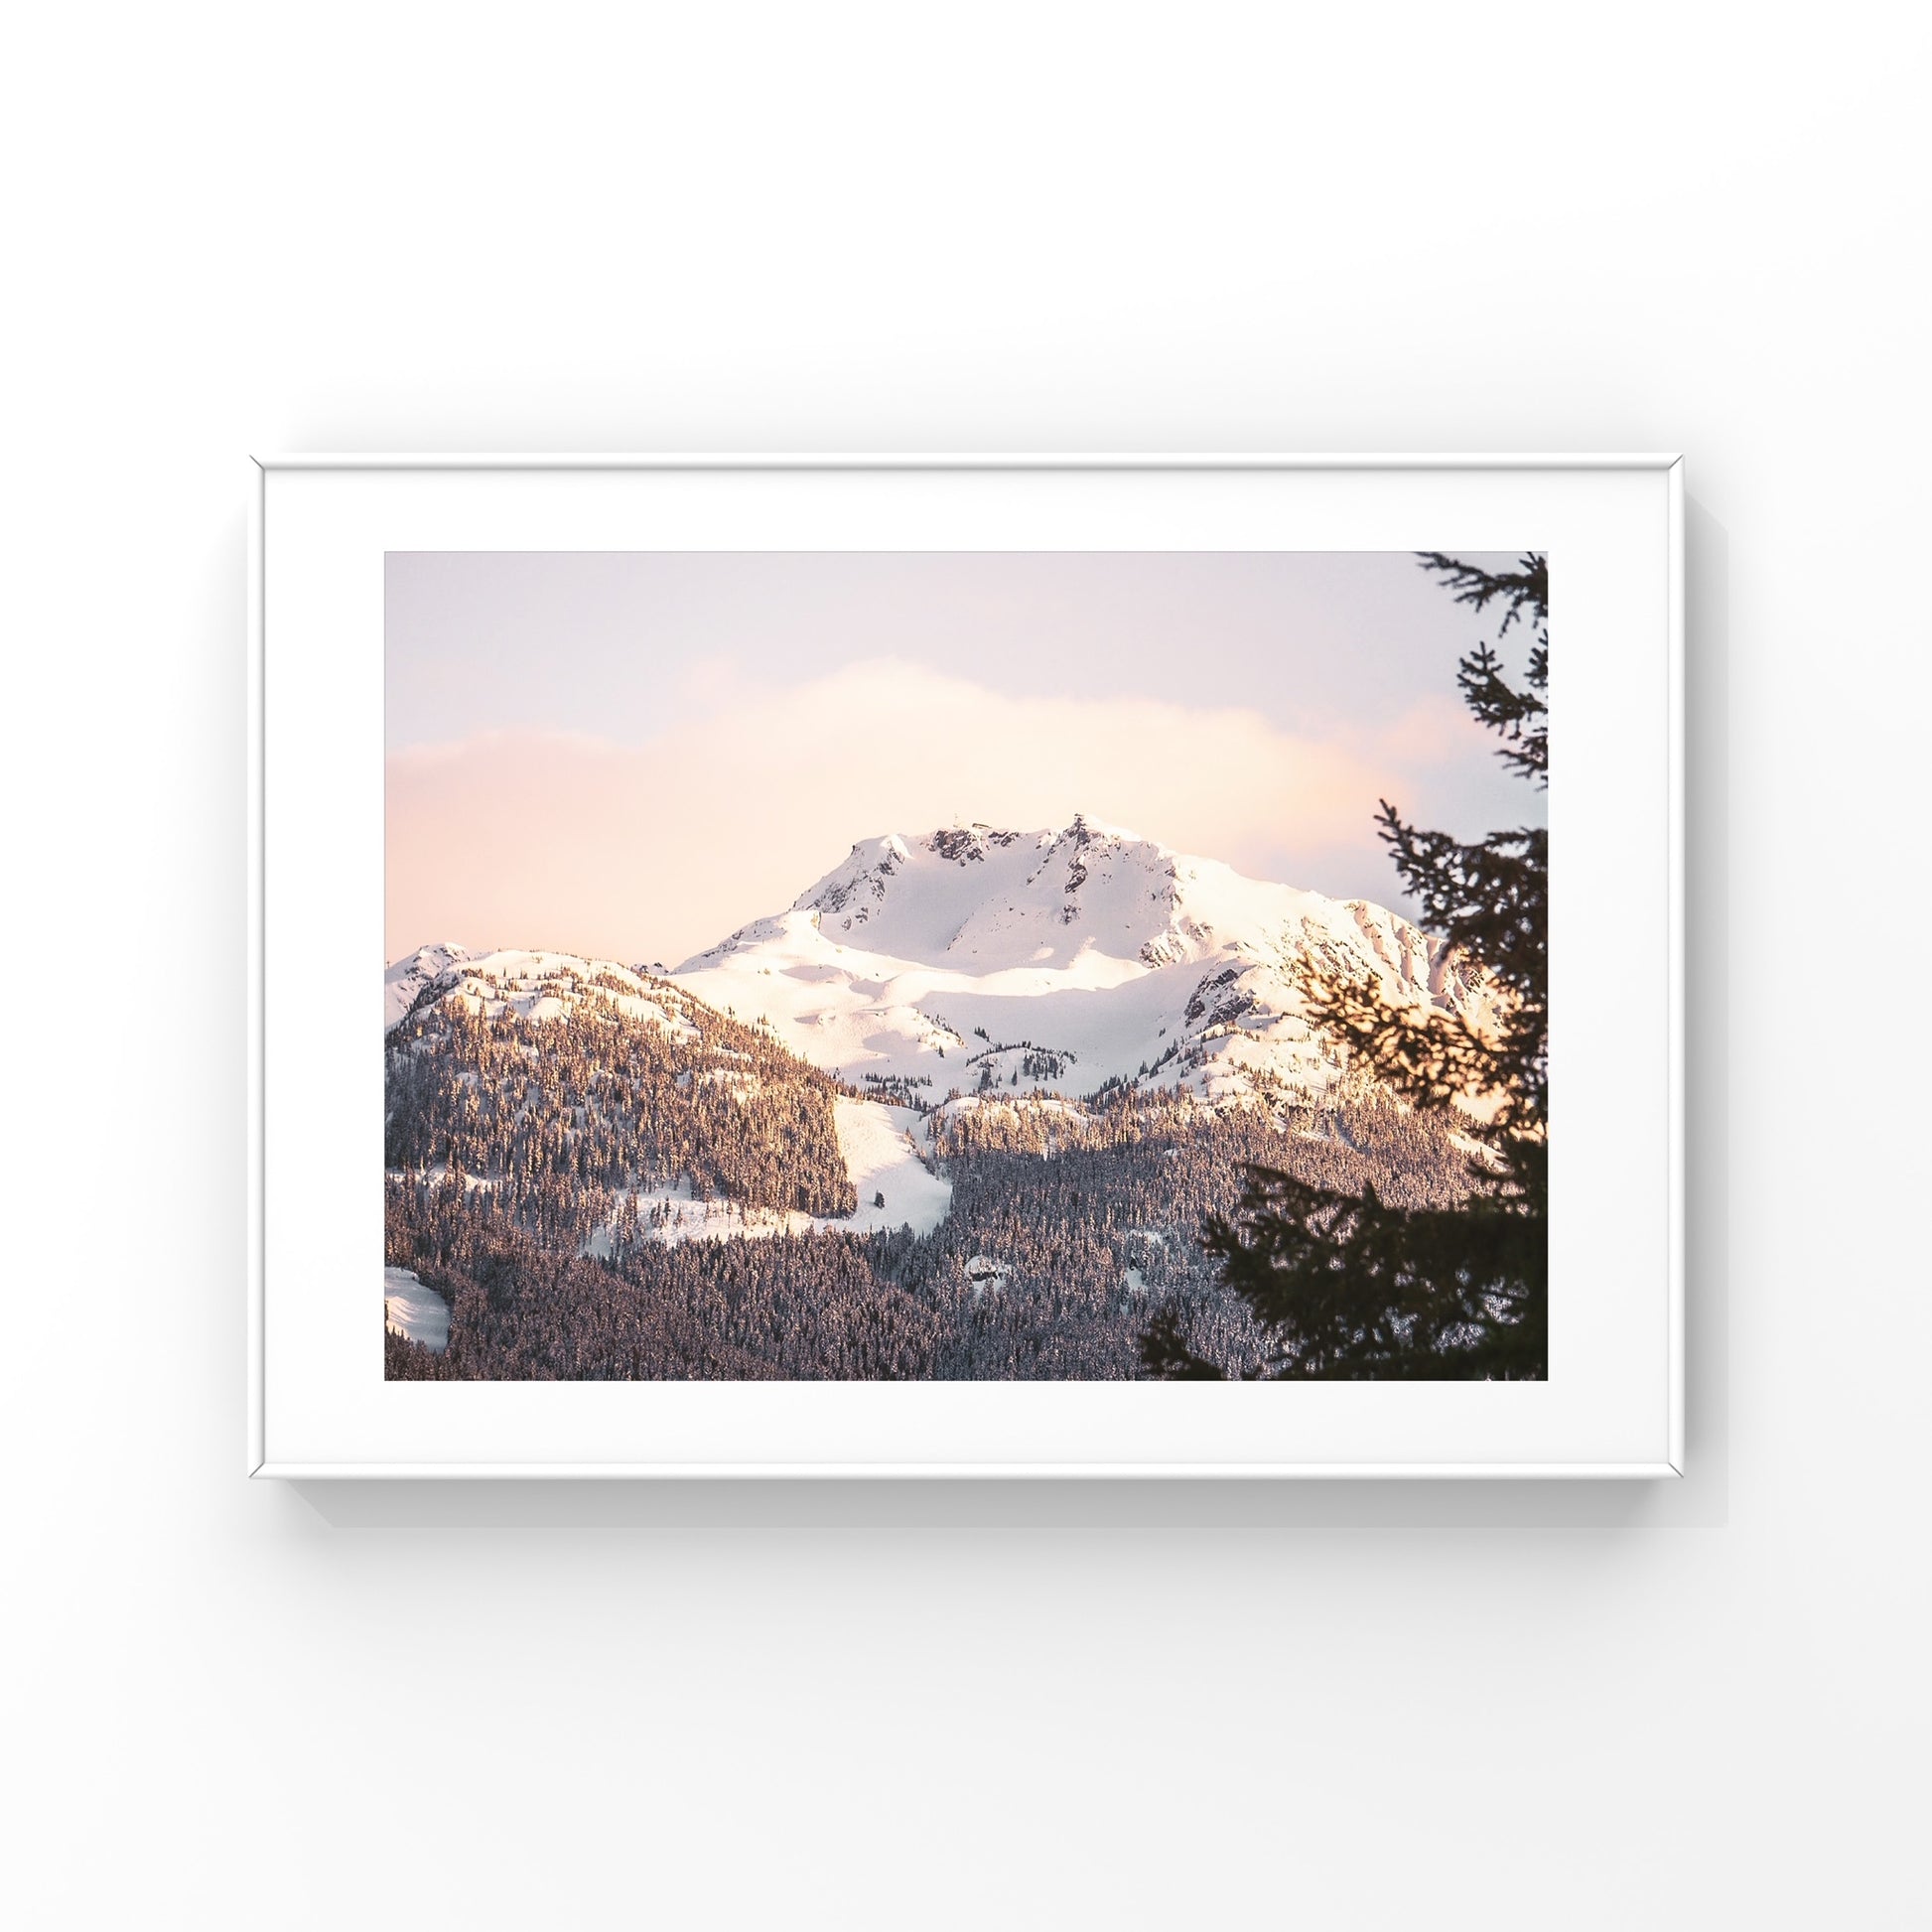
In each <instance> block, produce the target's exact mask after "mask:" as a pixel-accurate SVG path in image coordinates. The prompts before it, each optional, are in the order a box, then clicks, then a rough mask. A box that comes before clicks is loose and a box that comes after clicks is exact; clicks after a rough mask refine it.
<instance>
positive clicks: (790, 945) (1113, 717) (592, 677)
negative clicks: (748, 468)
mask: <svg viewBox="0 0 1932 1932" xmlns="http://www.w3.org/2000/svg"><path fill="white" fill-rule="evenodd" d="M385 652H386V713H385V717H386V736H387V769H386V780H385V782H386V793H385V811H386V826H385V838H386V878H385V919H386V940H385V948H386V955H387V960H388V964H387V969H386V972H385V975H384V982H383V993H384V1002H385V1004H384V1017H383V1027H384V1033H383V1052H384V1067H385V1082H384V1139H385V1169H386V1174H385V1188H384V1203H385V1206H384V1211H385V1229H384V1242H385V1251H384V1263H385V1266H384V1281H383V1294H384V1347H385V1372H386V1375H387V1376H388V1377H389V1378H390V1379H392V1380H485V1381H514V1380H596V1381H662V1380H697V1379H705V1380H715V1379H728V1380H743V1381H751V1380H823V1379H831V1380H881V1379H885V1380H934V1381H937V1380H965V1379H974V1380H994V1381H1020V1380H1042V1379H1044V1380H1067V1381H1097V1380H1125V1379H1155V1380H1160V1379H1200V1380H1211V1379H1242V1380H1270V1379H1278V1378H1288V1379H1293V1378H1334V1379H1357V1380H1364V1379H1386V1380H1411V1381H1417V1380H1420V1381H1431V1380H1437V1381H1440V1380H1471V1379H1474V1380H1481V1379H1530V1380H1538V1379H1544V1378H1546V1377H1547V1375H1548V1342H1547V1336H1548V1263H1547V1227H1546V1220H1547V1198H1548V1180H1547V1163H1548V1145H1549V1142H1548V1133H1549V1127H1548V1093H1547V1083H1548V1054H1547V1048H1548V1027H1549V1014H1548V1002H1547V993H1546V987H1547V963H1546V926H1547V869H1548V855H1547V831H1546V829H1545V828H1546V822H1547V812H1546V794H1545V786H1546V782H1547V774H1548V734H1547V709H1546V698H1547V687H1548V674H1549V575H1548V564H1547V560H1546V558H1545V557H1544V556H1543V555H1542V554H1540V553H1538V552H1535V551H1526V552H1501V553H1458V554H1454V555H1449V554H1440V553H1435V552H1427V553H1422V554H1416V553H1410V552H1402V553H1394V552H1348V553H1301V552H1218V553H1217V552H1173V553H1153V552H1108V553H1074V552H1025V553H1019V552H1016V553H1010V554H996V553H965V552H961V553H906V552H880V553H838V552H799V553H789V552H786V553H779V552H771V553H763V552H760V553H725V552H704V553H696V552H693V553H647V552H636V553H589V552H586V553H575V552H573V553H561V552H560V553H547V552H546V553H512V552H464V553H427V552H425V553H415V552H396V553H391V554H390V555H389V557H388V558H387V560H386V582H385ZM372 966H373V963H372ZM372 966H371V979H372V978H373V971H372ZM372 990H373V988H372V987H371V991H372Z"/></svg>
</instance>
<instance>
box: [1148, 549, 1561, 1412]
mask: <svg viewBox="0 0 1932 1932" xmlns="http://www.w3.org/2000/svg"><path fill="white" fill-rule="evenodd" d="M1420 562H1421V565H1422V568H1423V569H1425V570H1427V571H1429V572H1431V573H1432V574H1433V575H1435V576H1436V577H1438V578H1440V579H1441V580H1442V582H1443V583H1444V585H1445V587H1446V588H1447V589H1448V590H1449V592H1450V593H1451V594H1452V596H1453V597H1454V599H1455V602H1456V603H1457V604H1460V605H1465V606H1467V607H1468V608H1469V609H1470V610H1471V611H1472V612H1475V613H1478V614H1481V613H1486V612H1489V611H1490V609H1491V607H1492V606H1493V607H1494V608H1495V610H1496V611H1497V612H1498V613H1499V614H1500V622H1499V623H1498V624H1497V626H1496V632H1495V637H1496V641H1497V642H1500V640H1501V639H1502V637H1503V636H1504V635H1505V634H1506V633H1507V632H1508V631H1509V630H1511V629H1512V628H1513V627H1514V626H1515V625H1517V624H1518V623H1527V624H1528V625H1529V627H1530V629H1531V631H1532V632H1533V640H1532V643H1531V647H1530V652H1529V661H1528V664H1527V667H1526V669H1525V671H1524V673H1523V675H1522V678H1521V680H1520V682H1512V681H1511V679H1510V677H1509V676H1507V675H1506V673H1505V666H1504V662H1503V659H1502V657H1501V656H1500V655H1499V653H1498V652H1497V650H1496V648H1495V646H1494V644H1492V643H1491V642H1488V641H1484V642H1482V643H1479V644H1477V645H1476V646H1475V647H1474V648H1473V649H1472V650H1470V651H1469V652H1468V653H1467V655H1465V656H1464V657H1463V658H1462V659H1461V661H1460V663H1459V664H1458V666H1457V672H1456V681H1457V683H1458V685H1459V686H1460V688H1461V691H1462V697H1463V702H1464V703H1465V704H1466V705H1467V706H1468V708H1469V710H1470V712H1471V713H1472V714H1473V715H1474V716H1475V717H1476V718H1477V719H1478V720H1480V722H1481V723H1482V724H1483V725H1485V726H1487V727H1488V729H1489V730H1491V731H1492V732H1494V733H1496V734H1497V735H1498V736H1499V737H1500V738H1501V740H1502V745H1501V747H1500V750H1499V754H1498V756H1499V757H1500V758H1501V759H1503V761H1504V762H1505V763H1506V764H1507V765H1508V766H1509V768H1510V769H1511V770H1512V771H1513V772H1515V773H1516V774H1517V775H1518V776H1520V777H1522V778H1523V779H1524V780H1526V781H1527V782H1528V783H1530V784H1533V785H1535V786H1537V787H1538V788H1539V789H1540V788H1542V787H1543V786H1544V785H1546V784H1547V783H1548V777H1549V748H1550V741H1549V729H1548V691H1549V675H1550V635H1549V603H1550V574H1549V563H1548V559H1547V558H1546V557H1544V556H1542V555H1539V554H1534V553H1533V554H1530V555H1526V556H1524V557H1522V558H1520V559H1519V560H1518V564H1517V567H1516V568H1515V569H1514V570H1510V571H1500V572H1492V571H1488V570H1484V569H1482V568H1480V567H1479V566H1477V565H1475V564H1471V563H1465V562H1463V561H1461V560H1460V559H1458V558H1454V557H1449V556H1445V555H1443V554H1442V553H1440V552H1437V551H1428V552H1425V553H1423V555H1422V556H1421V559H1420ZM1378 823H1379V825H1380V828H1381V836H1382V838H1383V840H1384V842H1385V843H1386V844H1387V845H1388V846H1389V848H1390V851H1391V853H1392V855H1393V857H1394V860H1395V865H1396V870H1397V872H1398V873H1400V875H1401V877H1402V881H1403V884H1404V885H1405V886H1406V887H1407V888H1408V890H1409V892H1410V894H1411V895H1412V896H1413V897H1414V898H1415V899H1416V901H1417V903H1418V904H1419V906H1420V907H1421V909H1422V922H1423V924H1424V925H1425V926H1426V927H1427V928H1428V929H1429V930H1430V931H1432V932H1435V933H1439V934H1441V935H1442V936H1443V937H1444V939H1446V940H1447V941H1448V947H1449V950H1448V954H1447V957H1446V960H1445V969H1446V971H1447V972H1448V973H1449V974H1451V975H1454V976H1456V982H1457V983H1458V984H1459V985H1460V986H1461V987H1462V988H1463V989H1465V990H1466V991H1467V992H1468V993H1470V994H1471V995H1472V996H1473V997H1472V998H1470V999H1469V1000H1467V1001H1466V1002H1462V1003H1458V1005H1457V1007H1456V1008H1455V1010H1446V1009H1445V1008H1444V1007H1443V1006H1441V1005H1436V1006H1430V1007H1396V1006H1392V1005H1389V1004H1387V1003H1385V1002H1384V1001H1383V1000H1382V998H1381V996H1380V990H1379V986H1378V983H1377V981H1376V979H1375V978H1374V976H1373V975H1372V974H1363V975H1362V976H1360V977H1358V978H1352V979H1350V978H1335V977H1332V976H1328V977H1317V976H1315V975H1313V974H1311V975H1309V976H1306V977H1305V978H1304V981H1303V985H1302V992H1303V996H1304V998H1305V1000H1306V1001H1307V1003H1308V1007H1309V1012H1310V1018H1311V1022H1312V1024H1314V1025H1315V1026H1316V1027H1317V1028H1319V1029H1321V1030H1323V1031H1325V1032H1326V1034H1327V1035H1328V1036H1329V1037H1330V1038H1331V1039H1333V1040H1335V1041H1336V1042H1337V1043H1338V1044H1341V1045H1342V1046H1344V1047H1345V1048H1346V1049H1347V1052H1348V1054H1349V1055H1350V1057H1351V1058H1352V1059H1353V1061H1354V1062H1355V1063H1356V1064H1358V1065H1362V1066H1365V1067H1366V1068H1368V1069H1370V1070H1371V1071H1372V1072H1373V1073H1374V1074H1376V1075H1377V1076H1379V1077H1380V1079H1381V1081H1382V1082H1383V1083H1384V1084H1385V1085H1386V1086H1387V1087H1388V1088H1390V1089H1391V1090H1393V1091H1394V1092H1395V1093H1396V1094H1397V1095H1399V1096H1400V1097H1401V1098H1402V1099H1403V1100H1405V1101H1407V1102H1408V1104H1409V1105H1410V1106H1412V1107H1413V1108H1415V1109H1416V1110H1417V1111H1418V1112H1419V1113H1422V1114H1427V1115H1434V1116H1437V1117H1438V1118H1444V1119H1445V1120H1446V1124H1449V1125H1451V1126H1453V1128H1454V1129H1455V1130H1456V1131H1457V1132H1458V1133H1460V1134H1461V1135H1462V1136H1463V1137H1464V1138H1465V1139H1466V1141H1467V1143H1468V1145H1469V1146H1470V1148H1471V1149H1472V1152H1471V1153H1470V1155H1469V1156H1468V1191H1467V1193H1466V1195H1465V1196H1464V1198H1463V1199H1462V1200H1461V1201H1460V1202H1459V1203H1458V1204H1456V1205H1454V1206H1449V1207H1444V1206H1424V1207H1419V1206H1399V1205H1395V1204H1392V1203H1391V1202H1389V1201H1388V1200H1386V1199H1385V1198H1384V1197H1383V1196H1382V1195H1381V1194H1379V1193H1378V1192H1377V1190H1376V1188H1375V1186H1374V1185H1373V1183H1370V1184H1369V1185H1368V1186H1366V1187H1364V1188H1363V1189H1362V1190H1361V1192H1360V1193H1358V1194H1357V1193H1349V1192H1344V1191H1341V1190H1338V1189H1336V1188H1333V1187H1329V1186H1325V1185H1320V1184H1315V1183H1311V1181H1309V1180H1306V1179H1298V1178H1296V1177H1295V1176H1294V1175H1292V1174H1288V1173H1281V1172H1279V1171H1278V1170H1276V1169H1273V1168H1268V1167H1261V1166H1249V1167H1248V1168H1247V1169H1246V1170H1245V1176H1244V1185H1243V1189H1242V1194H1241V1199H1240V1204H1239V1206H1238V1208H1237V1209H1236V1212H1235V1214H1234V1215H1233V1217H1232V1218H1223V1217H1220V1216H1216V1217H1213V1218H1211V1219H1210V1220H1208V1222H1207V1223H1206V1224H1205V1226H1204V1228H1203V1232H1202V1246H1203V1247H1204V1248H1205V1249H1206V1250H1207V1252H1208V1253H1209V1254H1210V1255H1212V1256H1214V1257H1215V1258H1216V1259H1217V1260H1218V1261H1219V1263H1220V1267H1221V1275H1222V1279H1223V1280H1224V1281H1225V1283H1226V1284H1227V1286H1228V1287H1230V1288H1231V1289H1233V1290H1234V1291H1235V1292H1236V1294H1238V1295H1239V1296H1240V1297H1241V1299H1242V1300H1243V1301H1244V1302H1245V1303H1246V1304H1247V1306H1248V1308H1249V1310H1250V1311H1252V1312H1253V1314H1254V1317H1255V1320H1256V1322H1257V1324H1258V1326H1259V1327H1260V1328H1261V1329H1262V1330H1263V1331H1264V1332H1265V1333H1266V1334H1267V1336H1268V1337H1269V1348H1268V1353H1267V1355H1266V1357H1265V1359H1264V1360H1263V1361H1262V1362H1261V1363H1260V1364H1259V1366H1258V1367H1257V1368H1256V1369H1254V1370H1253V1371H1251V1373H1253V1374H1255V1375H1258V1376H1262V1377H1274V1376H1307V1377H1326V1378H1333V1379H1344V1380H1368V1379H1383V1378H1386V1379H1390V1380H1403V1379H1408V1380H1428V1381H1443V1380H1462V1379H1483V1378H1507V1379H1535V1380H1541V1379H1543V1378H1545V1377H1547V1375H1548V1374H1549V1246H1548V1203H1549V1125H1548V1107H1549V984H1548V982H1549V965H1548V940H1547V933H1548V923H1549V920H1548V904H1549V836H1548V833H1547V832H1546V831H1545V830H1544V829H1543V828H1541V827H1530V826H1522V827H1516V828H1513V829H1510V830H1505V831H1498V832H1492V833H1490V834H1489V836H1488V837H1486V838H1484V839H1481V840H1479V841H1477V842H1476V843H1474V844H1468V845H1465V844H1463V843H1461V842H1459V841H1458V840H1456V839H1453V838H1451V837H1450V836H1449V834H1448V833H1446V832H1433V831H1423V830H1420V829H1418V828H1417V827H1416V826H1414V825H1412V824H1410V823H1409V822H1408V821H1406V820H1405V819H1404V818H1403V817H1402V816H1401V815H1400V814H1399V813H1398V812H1397V811H1396V809H1395V807H1394V806H1392V805H1391V804H1390V803H1389V802H1388V801H1387V800H1386V799H1384V800H1382V801H1381V811H1380V813H1379V814H1378ZM1141 1354H1142V1360H1143V1362H1144V1364H1145V1365H1146V1367H1147V1368H1148V1370H1149V1371H1150V1372H1152V1373H1154V1374H1156V1375H1162V1376H1167V1377H1171V1378H1177V1379H1178V1378H1215V1377H1219V1376H1220V1375H1221V1374H1222V1373H1223V1371H1222V1370H1221V1369H1220V1368H1219V1367H1217V1366H1215V1365H1214V1363H1212V1362H1211V1361H1209V1360H1207V1359H1205V1358H1204V1357H1203V1356H1201V1355H1200V1354H1198V1353H1196V1352H1195V1349H1194V1347H1193V1346H1192V1345H1191V1343H1190V1339H1189V1336H1188V1334H1187V1332H1186V1324H1185V1321H1184V1319H1183V1317H1182V1315H1181V1312H1180V1311H1178V1310H1176V1309H1174V1308H1173V1307H1169V1308H1167V1309H1165V1310H1163V1311H1161V1313H1159V1314H1158V1315H1157V1316H1156V1317H1155V1319H1154V1320H1153V1321H1151V1322H1150V1323H1149V1325H1148V1327H1147V1329H1146V1330H1145V1331H1144V1333H1143V1335H1142V1339H1141Z"/></svg>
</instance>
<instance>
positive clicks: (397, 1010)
mask: <svg viewBox="0 0 1932 1932" xmlns="http://www.w3.org/2000/svg"><path fill="white" fill-rule="evenodd" d="M472 956H473V955H472V954H471V952H470V949H469V947H467V946H459V945H457V944H455V943H454V942H453V941H451V940H447V939H446V940H441V941H439V942H438V943H436V944H435V945H429V946H418V947H417V948H416V950H415V951H414V952H413V953H410V954H408V955H407V956H406V957H404V958H402V959H399V960H397V961H396V963H395V964H394V965H393V966H391V967H389V968H388V970H387V971H385V972H384V973H383V975H382V1025H383V1027H384V1029H385V1030H386V1029H387V1028H390V1027H393V1026H394V1025H395V1024H396V1022H397V1021H398V1020H400V1019H401V1018H402V1017H403V1015H404V1014H406V1013H407V1012H408V1011H409V1009H410V1008H411V1007H412V1006H414V1005H415V1004H416V996H417V995H418V994H419V993H420V992H422V990H423V988H424V987H426V986H428V985H429V984H430V982H431V981H432V980H436V979H440V978H441V977H442V976H443V975H444V974H445V973H447V972H449V971H450V969H451V968H452V967H454V966H456V965H457V964H459V963H460V962H461V961H463V960H466V959H469V958H471V957H472Z"/></svg>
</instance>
